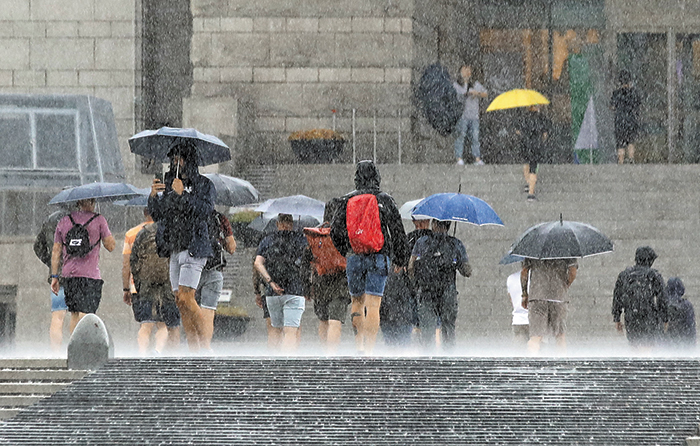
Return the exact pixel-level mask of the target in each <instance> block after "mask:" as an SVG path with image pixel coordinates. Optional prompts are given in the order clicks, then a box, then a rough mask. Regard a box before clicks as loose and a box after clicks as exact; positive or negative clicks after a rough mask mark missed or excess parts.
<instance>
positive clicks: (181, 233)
mask: <svg viewBox="0 0 700 446" xmlns="http://www.w3.org/2000/svg"><path fill="white" fill-rule="evenodd" d="M168 157H169V158H170V160H171V162H170V170H169V171H168V172H167V173H166V174H165V178H164V182H161V181H160V180H158V179H157V178H156V179H154V180H153V185H152V187H151V194H150V196H149V197H148V211H149V212H150V213H151V216H153V220H155V221H156V222H157V223H158V232H157V237H156V242H157V244H158V254H159V255H160V256H162V257H169V258H170V284H171V286H172V289H173V292H174V293H175V301H176V303H177V307H178V308H179V310H180V315H181V317H182V327H183V328H184V330H185V334H186V336H187V344H188V346H189V348H190V351H192V352H197V351H199V349H200V339H202V338H203V336H204V335H205V332H204V331H205V328H204V319H203V316H202V310H201V308H200V307H199V305H197V301H196V300H195V292H196V290H197V286H198V285H199V279H200V276H201V274H202V269H203V268H204V265H205V264H206V263H207V258H209V257H211V256H212V255H213V254H214V253H213V252H212V249H211V243H210V241H209V230H208V228H207V219H208V218H209V215H210V214H211V213H212V212H213V211H214V201H215V199H216V190H215V189H214V185H213V184H212V182H211V181H210V180H209V179H208V178H207V177H205V176H204V175H201V174H200V173H199V170H198V168H197V152H196V149H195V147H194V146H193V145H192V144H191V143H190V142H188V141H187V140H182V141H181V142H179V143H177V144H175V145H173V147H172V148H171V149H170V152H169V153H168Z"/></svg>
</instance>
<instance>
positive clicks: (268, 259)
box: [254, 214, 310, 353]
mask: <svg viewBox="0 0 700 446" xmlns="http://www.w3.org/2000/svg"><path fill="white" fill-rule="evenodd" d="M308 249H309V244H308V243H307V241H306V237H304V234H302V233H301V232H297V231H294V219H293V218H292V216H291V215H289V214H279V217H278V218H277V231H276V232H273V233H271V234H269V235H268V236H266V237H265V238H264V239H262V241H261V242H260V245H259V246H258V251H257V255H256V257H255V264H254V265H255V269H256V270H257V271H258V273H259V274H260V277H261V278H262V280H263V281H264V282H265V283H266V284H267V290H266V292H265V294H266V296H267V297H266V300H267V308H268V311H269V312H270V323H271V324H272V326H273V327H275V328H278V329H281V330H282V340H281V347H282V350H283V351H284V352H285V353H290V352H292V351H294V350H296V348H297V347H298V346H299V336H298V333H299V326H300V324H301V316H302V314H304V310H305V309H306V302H305V296H307V295H308V293H307V288H308V281H309V275H310V273H309V254H308Z"/></svg>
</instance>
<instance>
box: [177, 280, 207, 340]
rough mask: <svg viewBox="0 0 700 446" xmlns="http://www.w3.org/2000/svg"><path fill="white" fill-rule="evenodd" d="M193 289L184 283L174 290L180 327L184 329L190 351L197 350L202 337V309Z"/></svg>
mask: <svg viewBox="0 0 700 446" xmlns="http://www.w3.org/2000/svg"><path fill="white" fill-rule="evenodd" d="M195 291H196V290H195V289H194V288H190V287H188V286H184V285H180V287H179V289H178V290H177V291H175V303H176V304H177V308H178V309H179V310H180V316H181V318H182V328H183V329H184V330H185V335H186V336H187V345H188V346H189V348H190V351H192V352H197V351H199V349H200V347H202V340H203V339H204V330H203V327H204V320H203V317H202V309H201V308H200V307H199V305H198V304H197V301H196V300H195V298H194V293H195Z"/></svg>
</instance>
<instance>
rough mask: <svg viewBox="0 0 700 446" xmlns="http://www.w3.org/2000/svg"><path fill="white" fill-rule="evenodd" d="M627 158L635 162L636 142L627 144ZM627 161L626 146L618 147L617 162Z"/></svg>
mask: <svg viewBox="0 0 700 446" xmlns="http://www.w3.org/2000/svg"><path fill="white" fill-rule="evenodd" d="M627 159H629V160H630V162H631V163H634V144H628V145H627ZM624 162H625V148H624V147H623V148H620V149H617V164H624Z"/></svg>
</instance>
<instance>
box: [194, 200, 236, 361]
mask: <svg viewBox="0 0 700 446" xmlns="http://www.w3.org/2000/svg"><path fill="white" fill-rule="evenodd" d="M208 225H209V238H210V240H211V249H212V251H214V255H213V256H212V257H209V259H208V260H207V263H206V265H204V269H203V270H202V275H201V276H200V278H199V286H198V287H197V291H196V292H195V295H194V297H195V300H196V301H197V303H198V304H199V306H200V307H201V308H202V318H203V319H204V325H203V328H204V334H203V335H202V336H201V338H200V339H199V342H200V344H201V345H200V346H201V347H202V348H203V349H204V350H210V349H211V338H212V337H213V336H214V316H216V308H217V307H218V305H219V297H221V290H222V289H223V288H224V272H223V271H224V267H225V266H226V258H225V257H224V250H225V251H226V252H227V253H229V254H233V253H234V252H235V251H236V239H234V238H233V230H232V229H231V222H229V221H228V218H226V216H225V215H224V214H222V213H221V212H219V211H217V210H214V211H213V212H212V213H211V215H210V216H209V221H208Z"/></svg>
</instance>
